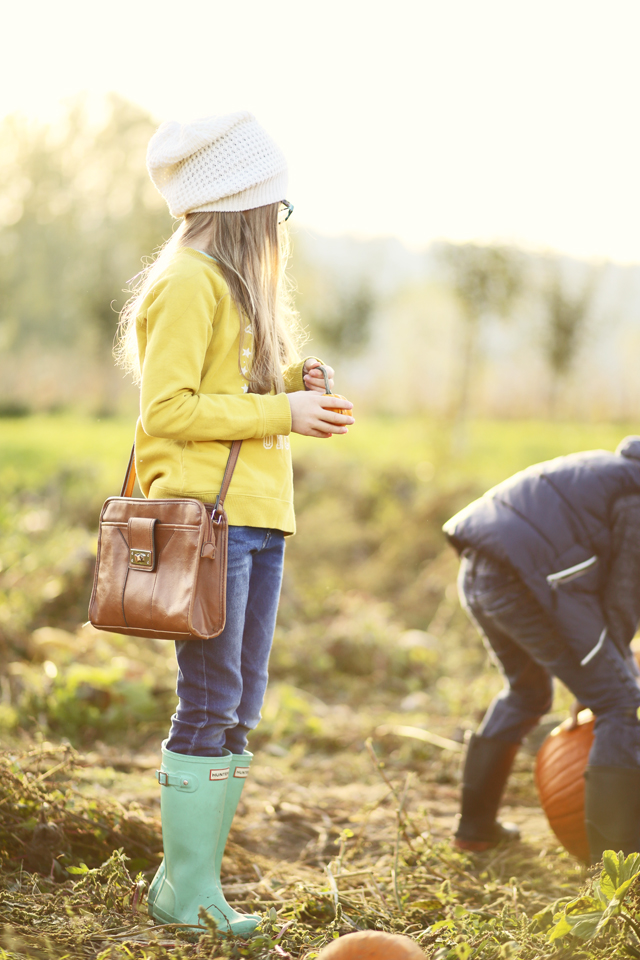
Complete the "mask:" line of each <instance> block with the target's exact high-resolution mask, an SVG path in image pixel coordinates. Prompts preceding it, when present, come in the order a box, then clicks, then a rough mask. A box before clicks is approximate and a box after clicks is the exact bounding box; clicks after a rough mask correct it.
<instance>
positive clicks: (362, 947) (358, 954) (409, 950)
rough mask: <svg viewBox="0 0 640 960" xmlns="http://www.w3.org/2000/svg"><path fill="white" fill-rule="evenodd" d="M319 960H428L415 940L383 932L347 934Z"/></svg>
mask: <svg viewBox="0 0 640 960" xmlns="http://www.w3.org/2000/svg"><path fill="white" fill-rule="evenodd" d="M318 960H426V957H425V954H424V953H423V952H422V950H421V949H420V947H419V946H418V944H417V943H416V942H415V940H410V939H409V937H404V936H402V935H401V934H398V933H383V932H382V931H381V930H358V932H357V933H347V934H345V935H344V936H343V937H339V938H338V939H337V940H334V941H333V943H330V944H329V946H328V947H325V948H324V950H321V951H320V953H319V954H318Z"/></svg>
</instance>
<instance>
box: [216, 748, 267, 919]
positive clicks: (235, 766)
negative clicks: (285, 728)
mask: <svg viewBox="0 0 640 960" xmlns="http://www.w3.org/2000/svg"><path fill="white" fill-rule="evenodd" d="M230 760H231V763H230V765H229V780H228V782H227V797H226V800H225V802H224V814H223V816H222V825H221V827H220V839H219V841H218V852H217V854H216V877H217V878H218V882H219V881H220V867H221V865H222V854H223V853H224V848H225V847H226V845H227V838H228V836H229V830H230V829H231V823H232V821H233V818H234V817H235V815H236V810H237V809H238V804H239V803H240V795H241V794H242V790H243V788H244V782H245V780H246V779H247V775H248V773H249V767H250V766H251V761H252V760H253V754H252V753H249V751H248V750H245V752H244V753H232V754H231V757H230ZM255 919H256V920H257V919H258V918H257V917H256V918H255Z"/></svg>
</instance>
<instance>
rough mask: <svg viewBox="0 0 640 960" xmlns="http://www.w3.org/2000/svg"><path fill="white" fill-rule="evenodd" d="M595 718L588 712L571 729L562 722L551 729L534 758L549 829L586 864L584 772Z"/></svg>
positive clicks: (587, 850) (539, 791)
mask: <svg viewBox="0 0 640 960" xmlns="http://www.w3.org/2000/svg"><path fill="white" fill-rule="evenodd" d="M594 723H595V718H594V716H593V714H592V713H591V710H582V711H581V712H580V713H579V714H578V725H577V727H575V729H574V730H570V729H569V727H570V726H571V721H570V720H565V722H564V723H561V724H560V726H559V727H556V728H555V730H552V731H551V733H550V734H549V736H548V737H547V739H546V740H545V741H544V743H543V744H542V746H541V747H540V750H539V751H538V756H537V758H536V786H537V788H538V795H539V797H540V803H541V804H542V809H543V810H544V812H545V813H546V815H547V820H548V821H549V826H550V827H551V829H552V830H553V832H554V833H555V835H556V837H557V838H558V840H559V841H560V843H561V844H562V845H563V847H565V848H566V849H567V850H568V851H569V853H572V854H573V856H574V857H578V859H579V860H584V862H585V863H589V859H590V858H589V843H588V841H587V831H586V828H585V825H584V771H585V768H586V766H587V760H588V758H589V751H590V750H591V744H592V743H593V725H594Z"/></svg>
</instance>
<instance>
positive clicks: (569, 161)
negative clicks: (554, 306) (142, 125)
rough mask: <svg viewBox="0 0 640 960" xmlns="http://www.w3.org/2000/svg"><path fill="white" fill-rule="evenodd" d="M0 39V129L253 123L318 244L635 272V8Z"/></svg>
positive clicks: (29, 26)
mask: <svg viewBox="0 0 640 960" xmlns="http://www.w3.org/2000/svg"><path fill="white" fill-rule="evenodd" d="M3 35H4V38H5V39H4V44H3V49H2V56H1V57H0V115H2V114H6V113H9V112H13V111H15V110H20V111H22V112H25V113H27V114H32V115H37V116H40V117H43V116H44V117H50V116H52V115H55V111H56V105H57V104H59V103H60V101H61V100H63V99H64V98H67V97H70V96H73V95H74V94H77V93H78V92H79V91H81V90H88V91H90V92H91V93H92V94H96V95H100V94H101V93H103V92H106V91H109V90H115V91H117V92H119V93H121V94H122V95H123V96H125V97H127V98H129V99H130V100H133V101H136V102H137V103H139V104H141V105H143V106H144V107H146V108H147V109H149V110H150V111H151V112H152V113H153V114H154V115H155V116H156V117H157V118H158V120H164V119H173V118H175V119H188V118H190V117H196V116H205V115H207V114H212V113H223V112H227V111H230V110H235V109H239V108H248V109H250V110H252V111H253V112H254V113H255V114H256V115H257V117H258V119H259V120H260V121H261V122H262V123H263V125H264V126H265V127H266V128H267V129H268V130H269V132H270V133H271V134H272V135H273V136H274V137H275V139H276V140H277V141H278V142H279V144H280V145H281V147H282V148H283V150H284V151H285V153H286V155H287V157H288V159H289V164H290V170H291V180H290V188H289V199H290V200H291V201H292V202H293V203H294V204H295V206H296V213H295V216H296V218H297V219H298V220H299V222H301V223H304V224H306V225H308V226H309V227H311V228H312V229H315V230H318V231H320V232H323V233H330V234H336V233H345V232H349V233H353V234H357V235H360V236H375V235H383V234H391V235H395V236H398V237H399V238H400V239H402V240H404V241H405V242H407V243H409V244H412V245H423V244H426V243H428V242H429V241H430V240H432V239H434V238H437V237H447V238H451V239H455V240H465V239H484V240H487V239H502V240H514V241H517V242H521V243H525V244H527V245H534V246H543V247H552V248H555V249H559V250H564V251H568V252H570V253H574V254H578V255H586V256H598V257H610V258H614V259H619V260H636V261H638V262H640V191H639V190H638V176H639V173H640V124H639V123H638V95H639V93H640V87H639V79H640V57H639V56H638V38H639V37H640V3H639V2H638V0H384V2H381V0H322V2H318V0H179V2H168V0H154V2H150V0H109V2H108V3H88V2H87V0H58V2H57V3H51V2H50V0H47V2H46V3H45V2H42V0H31V2H30V3H12V4H10V5H9V6H8V8H7V9H5V11H4V14H3Z"/></svg>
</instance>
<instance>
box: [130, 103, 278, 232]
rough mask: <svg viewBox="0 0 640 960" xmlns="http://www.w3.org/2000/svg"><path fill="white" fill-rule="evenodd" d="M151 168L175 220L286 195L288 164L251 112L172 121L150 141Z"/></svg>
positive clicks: (247, 206) (247, 207)
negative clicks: (202, 212)
mask: <svg viewBox="0 0 640 960" xmlns="http://www.w3.org/2000/svg"><path fill="white" fill-rule="evenodd" d="M147 169H148V171H149V176H150V177H151V179H152V181H153V183H154V184H155V186H156V187H157V189H158V190H159V191H160V193H161V194H162V196H163V197H164V199H165V200H166V201H167V203H168V205H169V211H170V212H171V215H172V216H174V217H182V216H184V215H185V213H196V212H200V211H206V210H226V211H230V210H252V209H253V208H254V207H263V206H265V205H266V204H268V203H276V202H277V201H278V200H282V199H283V198H284V196H285V195H286V192H287V161H286V160H285V158H284V156H283V154H282V152H281V151H280V149H279V147H278V146H277V144H276V143H274V141H273V140H272V139H271V137H270V136H269V134H268V133H267V132H266V130H264V129H263V128H262V127H261V126H260V124H259V123H258V121H257V120H256V118H255V117H254V116H253V114H252V113H249V112H248V111H246V110H241V111H238V112H237V113H229V114H227V115H226V116H222V117H204V118H203V119H201V120H192V121H190V122H189V123H178V122H177V121H176V120H168V121H167V122H166V123H163V124H162V125H161V126H160V127H159V128H158V130H156V132H155V133H154V135H153V137H152V138H151V140H150V141H149V147H148V149H147Z"/></svg>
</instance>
